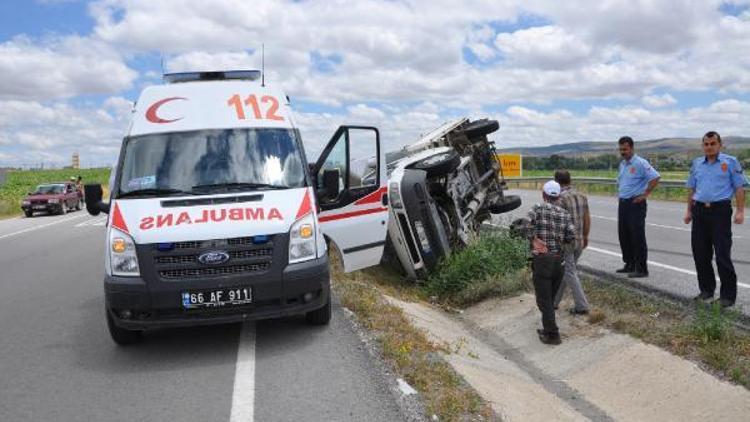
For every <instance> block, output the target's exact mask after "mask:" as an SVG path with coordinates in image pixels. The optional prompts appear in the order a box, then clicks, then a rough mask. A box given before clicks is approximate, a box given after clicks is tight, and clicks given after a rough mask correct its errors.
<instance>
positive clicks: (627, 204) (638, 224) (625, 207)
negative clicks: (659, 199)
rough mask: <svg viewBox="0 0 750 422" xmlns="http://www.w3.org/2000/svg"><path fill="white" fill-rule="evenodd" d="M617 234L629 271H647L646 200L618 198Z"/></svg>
mask: <svg viewBox="0 0 750 422" xmlns="http://www.w3.org/2000/svg"><path fill="white" fill-rule="evenodd" d="M617 234H618V235H619V237H620V250H621V251H622V260H623V261H624V262H625V266H626V267H628V268H630V269H631V271H637V272H641V271H642V272H648V266H647V265H646V261H647V260H648V245H646V201H643V202H639V203H634V202H633V199H632V198H629V199H620V204H619V206H618V207H617Z"/></svg>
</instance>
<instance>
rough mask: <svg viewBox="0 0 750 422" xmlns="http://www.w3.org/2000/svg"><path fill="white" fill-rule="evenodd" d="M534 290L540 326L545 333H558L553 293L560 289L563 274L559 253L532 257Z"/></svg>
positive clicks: (554, 334) (553, 334) (555, 334)
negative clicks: (540, 319) (540, 316)
mask: <svg viewBox="0 0 750 422" xmlns="http://www.w3.org/2000/svg"><path fill="white" fill-rule="evenodd" d="M532 265H533V276H532V279H533V280H534V292H535V293H536V306H537V307H538V308H539V311H540V312H541V313H542V326H543V328H544V332H545V333H546V334H549V335H552V336H557V335H559V334H560V332H559V330H558V329H557V323H556V322H555V305H554V300H555V294H557V291H558V290H559V289H560V282H561V281H562V276H563V259H562V256H560V255H550V254H544V255H536V256H534V259H533V264H532Z"/></svg>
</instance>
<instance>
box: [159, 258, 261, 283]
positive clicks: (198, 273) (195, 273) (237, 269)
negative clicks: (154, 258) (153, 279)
mask: <svg viewBox="0 0 750 422" xmlns="http://www.w3.org/2000/svg"><path fill="white" fill-rule="evenodd" d="M270 265H271V263H270V262H264V263H260V264H246V265H230V266H227V267H215V268H214V267H207V268H184V269H179V270H164V271H159V275H160V276H161V277H162V278H165V279H179V278H198V277H211V276H217V275H230V274H247V273H256V272H260V271H265V270H267V269H268V267H269V266H270Z"/></svg>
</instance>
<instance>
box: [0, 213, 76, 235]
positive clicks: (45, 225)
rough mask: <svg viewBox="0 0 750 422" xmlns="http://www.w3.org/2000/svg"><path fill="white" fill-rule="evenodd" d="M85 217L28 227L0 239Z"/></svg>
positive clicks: (74, 217)
mask: <svg viewBox="0 0 750 422" xmlns="http://www.w3.org/2000/svg"><path fill="white" fill-rule="evenodd" d="M86 216H88V214H80V215H75V216H73V217H70V218H63V219H60V220H55V221H53V222H51V223H47V224H42V225H39V226H33V227H29V228H26V229H23V230H19V231H16V232H13V233H7V234H3V235H0V239H5V238H8V237H13V236H17V235H19V234H23V233H28V232H32V231H35V230H39V229H43V228H45V227H49V226H54V225H55V224H60V223H65V222H68V221H72V220H76V219H79V218H81V217H86Z"/></svg>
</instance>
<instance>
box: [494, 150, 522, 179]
mask: <svg viewBox="0 0 750 422" xmlns="http://www.w3.org/2000/svg"><path fill="white" fill-rule="evenodd" d="M497 160H498V161H499V162H500V165H501V166H502V168H503V176H504V177H521V176H522V174H523V170H522V167H523V157H522V156H521V154H497Z"/></svg>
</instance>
